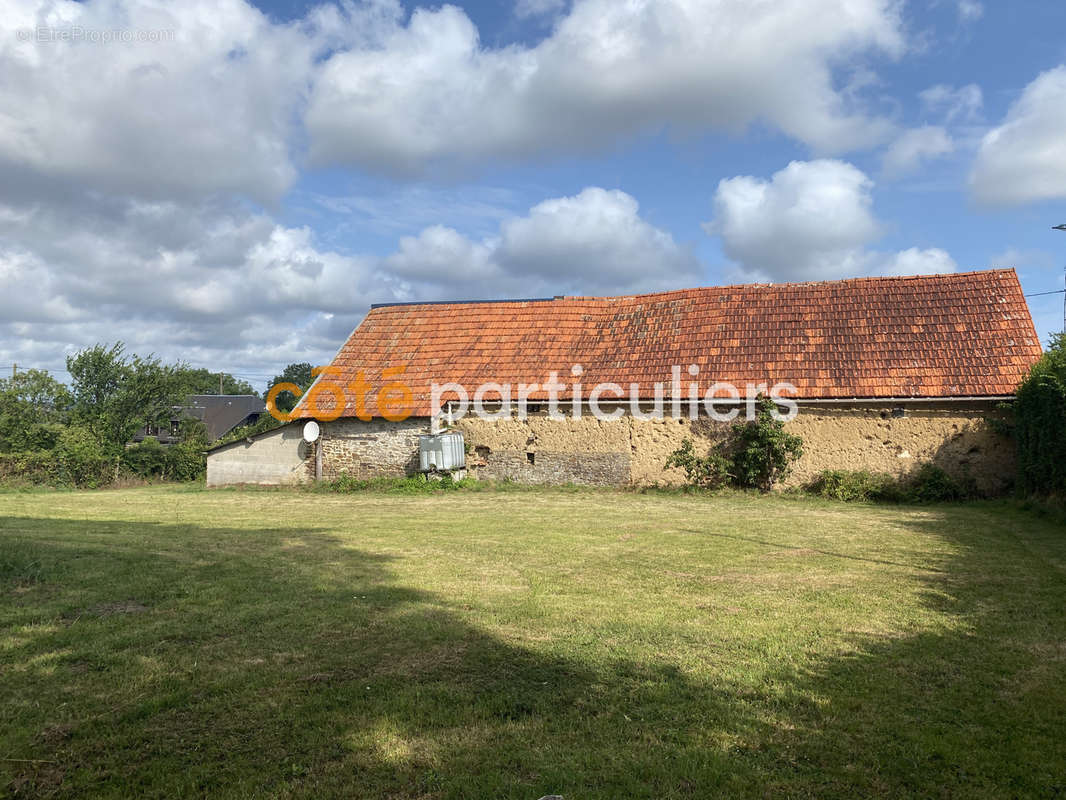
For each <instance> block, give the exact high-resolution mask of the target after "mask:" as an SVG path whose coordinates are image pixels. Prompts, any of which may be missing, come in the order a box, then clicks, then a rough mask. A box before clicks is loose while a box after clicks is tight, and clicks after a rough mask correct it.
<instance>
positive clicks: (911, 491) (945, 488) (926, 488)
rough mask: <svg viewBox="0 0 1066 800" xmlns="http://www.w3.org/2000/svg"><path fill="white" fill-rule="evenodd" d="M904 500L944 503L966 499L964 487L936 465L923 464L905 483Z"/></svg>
mask: <svg viewBox="0 0 1066 800" xmlns="http://www.w3.org/2000/svg"><path fill="white" fill-rule="evenodd" d="M904 486H905V491H904V499H905V500H906V501H907V502H910V503H943V502H948V501H951V500H961V499H963V498H964V497H966V495H967V492H965V491H964V490H963V489H962V487H961V486H960V485H959V484H958V483H957V482H956V481H955V480H954V479H953V478H952V477H951V476H950V475H948V474H947V473H946V472H945V471H944V470H943V469H941V468H940V467H938V466H936V465H935V464H922V466H920V467H919V468H918V470H917V472H915V473H914V474H913V475H912V476H910V478H908V479H907V480H906V481H905V482H904Z"/></svg>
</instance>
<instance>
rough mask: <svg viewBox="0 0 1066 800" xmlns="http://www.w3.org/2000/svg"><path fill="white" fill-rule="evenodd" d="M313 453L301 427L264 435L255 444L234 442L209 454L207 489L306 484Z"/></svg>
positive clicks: (258, 437) (285, 428)
mask: <svg viewBox="0 0 1066 800" xmlns="http://www.w3.org/2000/svg"><path fill="white" fill-rule="evenodd" d="M310 452H311V447H310V446H309V445H308V444H307V443H306V442H305V441H304V440H303V435H302V426H301V425H300V424H294V425H286V426H285V427H283V428H277V429H275V430H272V431H268V432H266V433H261V434H258V435H257V436H256V437H255V438H254V439H253V440H252V441H247V440H242V441H239V442H233V443H232V444H228V445H225V446H224V447H220V448H219V449H217V450H212V451H211V452H210V453H208V454H207V485H208V486H232V485H236V484H242V483H246V484H263V485H267V486H282V485H291V484H297V483H303V482H305V481H306V480H307V479H308V474H307V464H306V460H307V457H308V455H309V454H310ZM312 474H313V473H312Z"/></svg>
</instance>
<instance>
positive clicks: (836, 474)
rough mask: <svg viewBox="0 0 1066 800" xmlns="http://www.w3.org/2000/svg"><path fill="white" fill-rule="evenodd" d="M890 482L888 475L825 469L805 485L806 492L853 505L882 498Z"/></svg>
mask: <svg viewBox="0 0 1066 800" xmlns="http://www.w3.org/2000/svg"><path fill="white" fill-rule="evenodd" d="M891 481H892V479H891V478H890V477H889V476H888V475H880V474H876V473H872V472H865V471H862V470H860V471H852V470H846V469H827V470H825V471H824V472H821V473H820V474H819V475H818V477H817V478H815V479H814V480H813V481H811V482H810V483H809V484H808V485H807V491H809V492H811V493H812V494H816V495H818V496H819V497H824V498H826V499H827V500H840V501H842V502H845V503H853V502H858V501H864V500H877V499H881V498H882V497H883V493H884V491H885V488H886V486H887V485H888V484H889V483H890V482H891Z"/></svg>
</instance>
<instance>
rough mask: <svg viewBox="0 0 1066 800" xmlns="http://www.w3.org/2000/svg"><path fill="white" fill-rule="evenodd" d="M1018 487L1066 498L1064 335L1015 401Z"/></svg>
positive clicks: (1055, 339) (1031, 373) (1058, 336)
mask: <svg viewBox="0 0 1066 800" xmlns="http://www.w3.org/2000/svg"><path fill="white" fill-rule="evenodd" d="M1014 436H1015V442H1016V446H1017V454H1018V487H1019V489H1021V491H1022V492H1024V493H1026V494H1038V495H1045V496H1050V495H1058V496H1060V497H1061V496H1064V495H1066V334H1061V333H1060V334H1056V335H1055V336H1053V337H1052V340H1051V344H1050V345H1049V346H1048V349H1047V352H1045V353H1044V355H1043V357H1042V358H1041V359H1040V360H1039V361H1038V362H1037V363H1036V364H1034V365H1033V367H1032V369H1031V370H1030V371H1029V375H1028V376H1027V377H1026V378H1025V380H1024V381H1022V384H1021V386H1019V387H1018V391H1017V394H1016V397H1015V401H1014Z"/></svg>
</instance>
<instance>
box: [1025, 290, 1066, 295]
mask: <svg viewBox="0 0 1066 800" xmlns="http://www.w3.org/2000/svg"><path fill="white" fill-rule="evenodd" d="M1046 294H1066V289H1056V290H1055V291H1053V292H1034V293H1033V294H1027V295H1026V297H1043V296H1044V295H1046Z"/></svg>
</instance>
